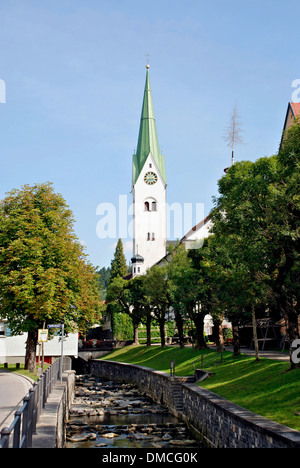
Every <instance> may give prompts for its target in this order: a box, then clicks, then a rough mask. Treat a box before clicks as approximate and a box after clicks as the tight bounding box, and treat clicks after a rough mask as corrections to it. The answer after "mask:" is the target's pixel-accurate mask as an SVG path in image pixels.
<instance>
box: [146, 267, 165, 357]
mask: <svg viewBox="0 0 300 468" xmlns="http://www.w3.org/2000/svg"><path fill="white" fill-rule="evenodd" d="M144 288H145V289H144V290H145V296H146V298H147V301H148V303H149V304H151V310H152V314H153V315H154V316H155V318H156V319H157V321H158V324H159V330H160V338H161V347H162V348H164V347H165V344H166V339H165V323H166V317H167V313H168V311H169V308H170V296H169V280H168V276H167V267H166V266H161V267H159V266H158V265H154V266H152V267H151V268H149V270H147V273H146V275H145V283H144Z"/></svg>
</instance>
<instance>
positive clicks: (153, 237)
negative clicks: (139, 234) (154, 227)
mask: <svg viewBox="0 0 300 468" xmlns="http://www.w3.org/2000/svg"><path fill="white" fill-rule="evenodd" d="M152 240H153V241H154V240H155V234H154V232H152Z"/></svg>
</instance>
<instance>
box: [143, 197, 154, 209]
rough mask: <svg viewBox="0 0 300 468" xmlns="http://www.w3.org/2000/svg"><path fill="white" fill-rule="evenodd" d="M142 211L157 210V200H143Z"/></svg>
mask: <svg viewBox="0 0 300 468" xmlns="http://www.w3.org/2000/svg"><path fill="white" fill-rule="evenodd" d="M144 211H157V201H156V200H155V199H154V198H148V199H147V200H145V201H144Z"/></svg>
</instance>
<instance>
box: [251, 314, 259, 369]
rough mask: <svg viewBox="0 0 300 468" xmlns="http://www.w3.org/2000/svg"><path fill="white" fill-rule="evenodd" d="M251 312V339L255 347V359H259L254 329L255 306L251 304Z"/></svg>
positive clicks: (255, 330)
mask: <svg viewBox="0 0 300 468" xmlns="http://www.w3.org/2000/svg"><path fill="white" fill-rule="evenodd" d="M251 312H252V327H253V341H254V349H255V359H256V361H259V348H258V341H257V329H256V316H255V307H254V305H252V306H251Z"/></svg>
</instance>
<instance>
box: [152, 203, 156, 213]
mask: <svg viewBox="0 0 300 468" xmlns="http://www.w3.org/2000/svg"><path fill="white" fill-rule="evenodd" d="M152 211H156V201H153V202H152Z"/></svg>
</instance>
